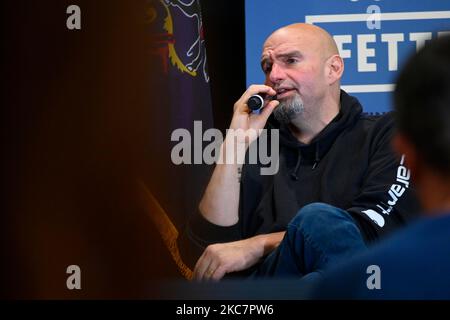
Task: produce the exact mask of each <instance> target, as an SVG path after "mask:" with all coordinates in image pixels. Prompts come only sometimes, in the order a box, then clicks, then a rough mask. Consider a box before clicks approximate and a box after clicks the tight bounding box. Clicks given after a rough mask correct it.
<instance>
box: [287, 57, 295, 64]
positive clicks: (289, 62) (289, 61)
mask: <svg viewBox="0 0 450 320" xmlns="http://www.w3.org/2000/svg"><path fill="white" fill-rule="evenodd" d="M296 62H298V60H297V59H296V58H288V59H286V63H287V64H293V63H296Z"/></svg>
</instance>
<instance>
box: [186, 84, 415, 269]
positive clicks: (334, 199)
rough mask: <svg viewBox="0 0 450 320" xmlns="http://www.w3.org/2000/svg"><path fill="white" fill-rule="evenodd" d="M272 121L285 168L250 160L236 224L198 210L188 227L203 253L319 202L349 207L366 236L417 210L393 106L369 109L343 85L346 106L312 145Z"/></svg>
mask: <svg viewBox="0 0 450 320" xmlns="http://www.w3.org/2000/svg"><path fill="white" fill-rule="evenodd" d="M267 128H269V129H273V128H276V129H279V130H280V131H279V133H280V150H279V170H278V172H277V173H276V174H275V175H266V176H264V175H261V174H260V168H261V165H260V164H245V165H244V166H243V170H242V178H241V189H240V202H239V222H238V223H237V224H236V225H234V226H230V227H221V226H217V225H214V224H212V223H210V222H208V221H207V220H205V219H204V218H203V217H202V216H201V214H199V213H197V214H195V215H194V216H193V217H192V218H191V220H190V223H189V225H188V228H187V230H186V234H185V235H186V236H187V238H188V240H189V241H190V242H191V244H193V245H194V246H195V247H197V248H196V249H194V252H192V251H191V253H192V254H194V256H195V257H196V258H198V255H199V254H200V253H201V252H202V250H203V249H204V248H205V247H206V246H207V245H209V244H211V243H216V242H228V241H235V240H240V239H245V238H248V237H252V236H254V235H257V234H265V233H272V232H278V231H284V230H285V228H286V226H287V223H288V222H289V221H290V220H291V219H292V218H293V217H294V215H295V214H296V213H297V212H298V210H299V209H301V208H302V207H303V206H305V205H307V204H309V203H313V202H324V203H327V204H330V205H333V206H336V207H339V208H342V209H344V210H347V211H348V212H349V213H350V214H351V216H352V217H353V218H354V219H355V221H356V222H357V225H358V226H359V228H360V230H361V231H362V234H363V236H364V238H365V240H366V242H370V241H373V240H376V239H378V238H379V237H380V236H381V235H384V234H386V233H389V232H390V231H392V230H394V229H396V228H397V227H399V226H401V225H403V224H404V223H405V221H407V220H409V219H410V218H413V217H414V216H416V214H417V212H418V209H419V208H418V204H417V201H416V199H415V197H414V195H413V191H412V189H411V186H410V182H409V178H410V177H409V171H408V170H407V169H406V168H405V167H404V159H403V157H402V158H400V157H397V156H396V155H395V154H394V152H393V151H392V149H391V144H390V142H391V138H392V135H393V132H394V121H393V115H392V113H388V114H385V115H383V116H368V115H364V114H363V113H362V108H361V105H360V103H359V102H358V100H357V99H356V98H354V97H351V96H349V95H348V94H347V93H345V92H344V91H341V109H340V112H339V114H338V115H337V116H336V117H335V118H334V119H333V120H332V121H331V122H330V123H329V124H328V125H327V126H326V127H325V128H324V129H323V130H322V131H321V132H320V133H319V134H318V135H317V136H316V137H315V138H314V139H313V140H312V141H311V143H309V144H308V145H305V144H302V143H301V142H299V141H298V140H297V139H296V138H295V137H294V136H293V135H292V133H291V131H290V130H289V129H288V128H287V127H286V126H285V125H280V124H279V123H278V122H277V121H276V120H275V119H274V118H273V117H271V118H269V121H268V123H267ZM192 249H193V248H191V250H192ZM195 251H196V252H195ZM194 260H195V258H194Z"/></svg>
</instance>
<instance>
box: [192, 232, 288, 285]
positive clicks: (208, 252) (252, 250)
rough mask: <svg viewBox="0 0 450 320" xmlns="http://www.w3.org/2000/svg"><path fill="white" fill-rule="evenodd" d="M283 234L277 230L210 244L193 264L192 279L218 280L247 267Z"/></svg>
mask: <svg viewBox="0 0 450 320" xmlns="http://www.w3.org/2000/svg"><path fill="white" fill-rule="evenodd" d="M283 236H284V232H277V233H272V234H267V235H258V236H255V237H252V238H248V239H245V240H239V241H234V242H228V243H217V244H213V245H210V246H208V247H207V248H206V249H205V251H204V252H203V254H202V256H201V257H200V258H199V259H198V261H197V264H196V265H195V269H194V279H196V280H200V281H201V280H220V279H222V278H223V277H224V276H225V274H227V273H230V272H236V271H242V270H245V269H248V268H250V267H251V266H253V265H255V264H256V263H257V262H258V261H259V260H260V259H261V258H262V257H263V256H265V255H266V254H267V253H269V252H270V251H272V250H273V249H274V248H276V247H277V246H278V244H279V243H280V242H281V240H282V238H283Z"/></svg>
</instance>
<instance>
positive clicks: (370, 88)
mask: <svg viewBox="0 0 450 320" xmlns="http://www.w3.org/2000/svg"><path fill="white" fill-rule="evenodd" d="M341 88H342V90H345V91H346V92H348V93H355V92H356V93H357V92H359V93H367V92H391V91H394V89H395V85H394V84H393V83H386V84H362V85H353V86H341Z"/></svg>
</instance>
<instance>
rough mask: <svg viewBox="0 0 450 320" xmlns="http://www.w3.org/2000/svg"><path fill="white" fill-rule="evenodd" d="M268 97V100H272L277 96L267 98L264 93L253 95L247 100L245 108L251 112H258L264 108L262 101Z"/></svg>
mask: <svg viewBox="0 0 450 320" xmlns="http://www.w3.org/2000/svg"><path fill="white" fill-rule="evenodd" d="M266 97H268V99H269V100H274V99H276V98H277V96H267V95H266V94H264V93H260V94H254V95H252V96H251V97H250V98H248V100H247V106H248V107H249V108H250V110H252V111H258V110H260V109H261V108H262V107H263V106H264V99H265V98H266Z"/></svg>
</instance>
